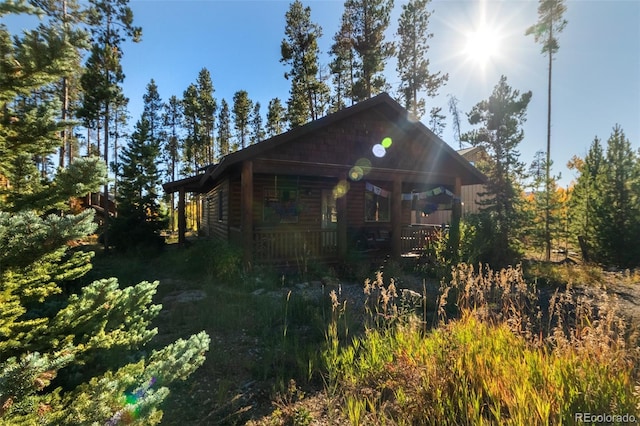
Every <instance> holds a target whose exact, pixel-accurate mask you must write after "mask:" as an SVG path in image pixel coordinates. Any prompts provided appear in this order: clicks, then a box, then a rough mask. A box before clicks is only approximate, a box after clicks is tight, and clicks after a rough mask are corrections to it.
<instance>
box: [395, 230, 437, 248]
mask: <svg viewBox="0 0 640 426" xmlns="http://www.w3.org/2000/svg"><path fill="white" fill-rule="evenodd" d="M440 232H441V228H440V227H439V226H431V225H425V226H404V227H402V230H401V234H400V250H401V252H402V253H411V252H419V251H422V250H424V249H425V248H428V247H429V245H430V244H431V243H432V242H433V241H434V239H435V238H438V236H439V234H440Z"/></svg>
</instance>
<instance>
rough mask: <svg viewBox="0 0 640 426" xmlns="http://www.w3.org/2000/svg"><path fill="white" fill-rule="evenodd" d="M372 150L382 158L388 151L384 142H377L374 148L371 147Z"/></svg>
mask: <svg viewBox="0 0 640 426" xmlns="http://www.w3.org/2000/svg"><path fill="white" fill-rule="evenodd" d="M371 151H372V152H373V155H375V156H376V157H378V158H382V157H384V156H385V154H386V153H387V150H386V149H385V148H384V146H382V144H379V143H378V144H375V145H374V146H373V148H371Z"/></svg>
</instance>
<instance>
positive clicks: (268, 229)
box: [164, 94, 484, 265]
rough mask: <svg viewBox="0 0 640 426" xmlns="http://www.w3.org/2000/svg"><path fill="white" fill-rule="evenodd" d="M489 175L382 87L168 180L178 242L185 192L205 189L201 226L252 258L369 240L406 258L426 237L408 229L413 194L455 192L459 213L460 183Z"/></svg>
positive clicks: (338, 251)
mask: <svg viewBox="0 0 640 426" xmlns="http://www.w3.org/2000/svg"><path fill="white" fill-rule="evenodd" d="M482 182H484V176H483V175H482V174H481V173H480V172H478V171H477V170H476V169H475V168H474V167H473V166H472V165H471V164H470V163H469V162H468V161H467V160H465V159H463V158H462V157H460V156H459V155H458V154H457V153H456V152H455V151H454V150H453V149H452V148H450V147H449V146H448V145H447V144H446V143H445V142H444V141H442V140H441V139H440V138H438V137H437V136H436V135H435V134H433V133H432V132H431V131H429V130H428V129H427V128H426V127H425V126H424V125H423V124H421V123H420V122H419V121H417V120H415V119H413V118H412V117H410V115H409V114H408V113H407V111H406V110H405V109H403V108H402V107H401V106H400V105H399V104H398V103H396V102H395V101H394V100H393V99H391V97H389V96H388V95H387V94H382V95H378V96H376V97H374V98H371V99H369V100H366V101H364V102H361V103H359V104H357V105H355V106H352V107H350V108H346V109H344V110H341V111H338V112H336V113H334V114H330V115H328V116H326V117H323V118H321V119H318V120H316V121H313V122H311V123H308V124H306V125H304V126H301V127H298V128H296V129H293V130H290V131H288V132H286V133H283V134H280V135H278V136H275V137H273V138H270V139H267V140H265V141H263V142H260V143H258V144H255V145H252V146H249V147H248V148H245V149H243V150H240V151H237V152H234V153H232V154H229V155H227V156H225V157H223V158H222V160H221V161H220V162H219V163H218V164H215V165H211V166H209V167H208V168H207V169H206V170H205V171H204V172H203V173H201V174H199V175H196V176H193V177H189V178H186V179H181V180H178V181H175V182H169V183H167V184H165V185H164V188H165V191H167V192H178V193H179V200H180V201H179V207H178V214H179V219H178V225H179V226H178V228H179V235H180V238H179V241H181V242H182V241H184V232H185V223H186V221H185V213H184V208H185V202H184V199H185V193H187V192H196V193H200V194H204V197H203V206H202V209H201V210H202V212H203V215H202V231H203V232H204V233H205V234H206V235H208V236H210V237H215V238H220V239H223V240H227V241H231V242H234V243H237V244H239V245H240V246H241V247H242V249H243V255H244V260H245V262H246V263H247V264H248V265H250V264H252V263H254V262H283V261H291V260H295V259H296V258H300V257H305V258H315V259H322V260H328V261H335V260H338V259H341V258H344V255H345V254H346V252H347V250H348V248H349V247H350V246H353V245H356V244H360V245H362V244H363V243H364V244H366V245H367V247H372V246H373V247H375V248H377V249H380V250H388V251H389V252H390V254H391V255H392V256H394V257H399V256H400V255H401V253H403V252H404V251H409V250H411V249H414V248H416V245H419V244H420V241H421V240H422V241H424V231H423V230H421V229H420V228H410V225H411V217H412V213H411V212H412V209H414V208H415V205H414V204H415V198H414V197H412V194H419V193H425V192H424V191H427V192H426V193H429V194H440V195H439V197H440V198H442V197H444V200H445V201H446V199H447V196H451V197H449V202H450V203H453V206H454V208H453V211H457V212H458V213H457V214H458V215H459V211H460V209H459V199H460V198H459V197H460V193H461V187H462V185H472V184H478V183H482ZM434 196H435V195H434ZM456 204H457V205H458V208H457V209H456V208H455V205H456Z"/></svg>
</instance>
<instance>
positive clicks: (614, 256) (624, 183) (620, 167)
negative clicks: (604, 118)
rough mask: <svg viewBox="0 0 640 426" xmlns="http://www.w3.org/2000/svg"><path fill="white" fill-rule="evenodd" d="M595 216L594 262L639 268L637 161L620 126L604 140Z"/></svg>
mask: <svg viewBox="0 0 640 426" xmlns="http://www.w3.org/2000/svg"><path fill="white" fill-rule="evenodd" d="M604 160H605V161H604V164H603V167H602V172H601V173H600V175H599V177H598V180H599V182H598V190H599V191H598V193H597V194H596V195H597V197H598V198H599V200H598V202H597V203H596V211H595V213H596V214H595V217H594V221H595V223H594V227H595V243H596V253H595V254H596V255H597V257H596V260H598V261H599V262H601V263H603V264H606V265H613V266H618V267H623V268H631V267H635V266H638V265H640V260H639V259H640V249H639V248H638V235H640V193H639V192H638V182H639V181H640V160H639V159H638V153H636V152H635V151H634V150H632V149H631V143H630V141H629V139H627V137H626V136H625V134H624V131H623V130H622V128H621V127H620V126H619V125H616V126H615V127H614V128H613V132H612V133H611V136H609V139H608V140H607V150H606V154H605V157H604Z"/></svg>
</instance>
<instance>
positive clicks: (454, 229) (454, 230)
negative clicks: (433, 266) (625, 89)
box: [448, 176, 462, 262]
mask: <svg viewBox="0 0 640 426" xmlns="http://www.w3.org/2000/svg"><path fill="white" fill-rule="evenodd" d="M453 194H454V197H453V201H452V203H451V224H450V225H449V247H448V248H449V254H450V257H451V260H452V261H453V262H457V261H458V248H459V247H460V218H461V217H462V200H461V196H462V183H461V180H460V177H459V176H457V177H456V179H455V183H454V188H453Z"/></svg>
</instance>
